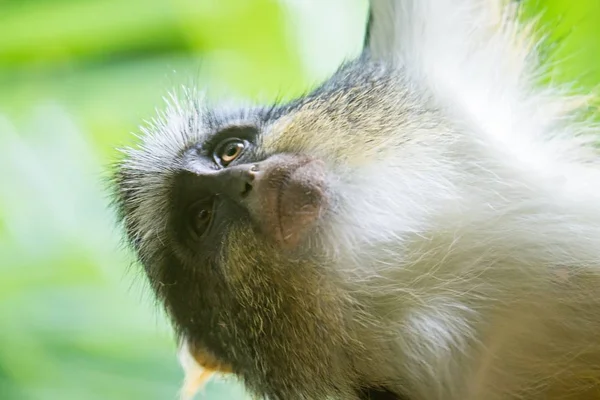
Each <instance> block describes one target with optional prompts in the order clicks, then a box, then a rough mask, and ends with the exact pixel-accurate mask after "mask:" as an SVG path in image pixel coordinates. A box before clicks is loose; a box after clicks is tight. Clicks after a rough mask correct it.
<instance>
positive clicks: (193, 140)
mask: <svg viewBox="0 0 600 400" xmlns="http://www.w3.org/2000/svg"><path fill="white" fill-rule="evenodd" d="M517 17H518V5H516V3H510V4H509V3H504V2H501V1H499V0H397V1H393V0H373V1H371V13H370V19H369V21H370V22H369V24H368V26H369V29H368V36H367V39H366V41H365V44H366V45H365V50H364V52H363V54H362V55H361V56H360V57H358V59H356V60H354V61H352V62H349V63H346V64H345V65H343V66H342V67H341V68H340V69H339V70H338V71H337V72H336V73H335V74H334V75H333V76H332V77H331V78H329V79H328V80H327V81H326V82H324V83H323V84H322V85H321V86H320V87H319V88H318V89H316V90H314V91H313V92H312V93H310V94H308V95H307V96H305V97H302V98H299V99H297V100H294V101H291V102H289V103H287V104H277V105H269V106H248V107H242V108H239V109H231V108H219V107H215V108H213V107H209V106H208V105H207V104H206V103H205V102H204V100H203V99H202V96H200V95H197V94H196V93H195V92H194V91H193V90H190V91H189V92H187V95H185V96H183V98H182V99H179V100H174V101H173V102H171V103H170V105H169V106H168V108H167V111H166V112H165V113H164V115H162V116H161V117H160V118H158V119H157V121H156V122H155V123H154V124H153V125H152V126H150V127H148V128H146V129H145V131H144V132H145V135H144V136H143V138H142V143H141V144H140V146H139V147H137V148H134V149H130V150H127V151H126V156H125V158H124V160H123V161H122V163H121V164H120V166H119V169H118V173H117V176H116V182H117V186H118V196H117V197H118V199H117V203H118V207H119V210H120V214H121V216H122V219H123V224H124V226H125V229H126V232H127V237H128V239H129V241H130V242H131V243H132V245H133V248H134V250H135V252H136V254H137V256H138V257H139V261H140V263H141V264H142V265H143V267H144V270H145V273H146V274H147V277H148V279H149V282H150V283H151V286H152V288H153V290H154V292H155V294H156V296H157V298H158V299H159V300H160V301H161V302H162V303H163V304H164V306H165V308H166V310H167V312H168V314H169V315H170V317H171V318H172V323H173V327H174V330H175V331H176V333H177V335H178V338H179V339H180V341H181V343H182V354H183V356H187V360H188V361H189V360H190V359H191V360H193V361H194V362H195V363H196V364H198V365H200V367H206V368H209V369H211V368H212V369H215V370H217V371H221V372H230V373H232V374H234V375H235V376H237V377H238V378H240V380H241V381H242V382H243V383H244V385H245V386H246V387H247V389H248V390H249V392H250V393H253V394H255V395H256V396H257V397H259V398H267V399H272V400H296V399H342V400H357V399H368V398H371V399H408V400H506V399H528V400H541V399H548V400H555V399H567V398H568V399H600V389H599V386H598V385H599V382H600V163H599V161H600V157H599V155H598V151H597V150H596V148H595V147H594V141H595V140H596V139H597V136H596V135H597V134H598V126H597V125H596V124H595V123H594V122H592V121H591V120H590V119H588V118H583V117H582V115H584V114H582V112H581V111H582V110H583V111H585V109H586V105H587V104H588V102H589V99H588V98H586V97H575V96H571V94H570V93H569V92H568V91H566V90H564V88H562V87H560V86H558V85H554V84H550V85H544V86H542V85H539V84H538V82H537V81H538V78H539V76H540V71H541V68H542V67H541V66H540V65H538V64H539V63H538V54H537V48H538V46H537V44H538V42H537V39H536V38H535V37H534V36H533V35H532V32H533V31H534V30H533V27H534V25H533V24H530V23H527V22H519V21H518V18H517ZM184 358H185V357H184ZM186 362H187V361H186Z"/></svg>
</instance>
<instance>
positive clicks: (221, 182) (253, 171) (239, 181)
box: [210, 164, 258, 202]
mask: <svg viewBox="0 0 600 400" xmlns="http://www.w3.org/2000/svg"><path fill="white" fill-rule="evenodd" d="M257 174H258V167H257V166H256V165H255V164H243V165H236V166H232V167H227V168H224V169H222V170H220V171H218V172H216V173H215V174H214V175H213V176H212V178H213V179H212V180H211V181H212V182H210V185H211V186H212V188H211V189H212V192H213V193H215V194H216V195H220V196H225V197H227V198H229V199H230V200H233V201H235V202H243V201H244V199H245V198H246V197H248V195H249V194H250V193H251V192H252V189H253V185H254V181H255V179H256V176H257Z"/></svg>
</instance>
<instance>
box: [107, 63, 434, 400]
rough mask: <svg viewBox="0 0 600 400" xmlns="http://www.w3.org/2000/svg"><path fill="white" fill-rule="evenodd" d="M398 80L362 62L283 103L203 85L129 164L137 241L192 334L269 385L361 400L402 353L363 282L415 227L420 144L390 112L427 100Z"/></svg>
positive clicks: (289, 395)
mask: <svg viewBox="0 0 600 400" xmlns="http://www.w3.org/2000/svg"><path fill="white" fill-rule="evenodd" d="M398 79H399V78H398V77H396V76H394V75H391V74H388V70H387V68H386V66H385V65H380V64H374V63H367V62H365V61H364V60H359V61H358V62H356V63H355V64H351V65H347V66H345V67H344V68H342V69H341V70H340V71H339V72H338V73H337V74H336V75H335V76H334V77H333V78H332V79H331V80H330V81H329V82H327V83H325V84H324V85H323V86H322V87H320V88H319V89H317V90H316V91H315V92H314V93H312V94H311V95H309V96H307V97H305V98H303V99H302V100H298V101H295V102H292V103H290V104H286V105H282V106H276V107H271V108H242V109H240V110H233V111H232V110H226V111H223V110H221V111H216V110H211V109H208V108H206V107H205V106H202V105H200V101H201V100H199V98H198V97H196V95H195V94H193V93H187V94H186V96H185V101H184V102H183V103H174V104H172V105H170V107H169V108H168V110H167V112H166V114H165V115H164V116H163V117H162V119H160V120H159V121H157V122H156V123H155V124H154V125H153V126H152V127H151V128H150V129H148V130H147V131H146V132H145V136H144V138H143V142H142V144H141V146H140V147H139V148H138V149H132V150H128V151H127V153H126V158H125V159H124V161H123V162H122V164H121V165H120V167H119V171H118V175H117V182H118V186H119V188H118V190H119V195H118V204H119V209H120V211H121V215H122V218H123V221H124V225H125V227H126V229H127V236H128V238H129V240H130V241H131V243H132V244H133V247H134V249H135V251H136V253H137V255H138V258H139V260H140V262H141V264H142V265H143V266H144V269H145V272H146V274H147V276H148V278H149V281H150V283H151V285H152V288H153V289H154V292H155V293H156V295H157V297H158V298H159V299H160V300H161V301H162V303H163V304H164V306H165V308H166V310H167V312H168V314H169V315H170V316H171V318H172V321H173V325H174V327H175V329H176V332H177V333H178V334H179V335H180V336H181V337H182V338H183V339H184V340H186V341H187V342H188V343H190V346H191V347H193V348H195V349H198V351H199V352H201V353H202V354H208V355H210V358H211V359H214V360H216V361H215V362H216V363H218V364H222V365H226V366H227V369H228V370H231V371H232V372H233V373H235V374H236V375H238V376H239V377H241V378H242V379H243V380H244V381H245V383H246V385H247V386H248V387H249V388H250V389H251V390H254V391H255V392H256V393H258V394H261V395H268V396H270V397H271V398H285V399H294V398H320V397H322V396H327V395H330V396H342V397H343V398H347V399H351V398H354V397H355V396H358V395H357V394H356V393H358V391H360V390H361V388H360V387H359V386H360V384H359V383H358V382H361V381H378V380H383V379H384V378H385V377H384V376H369V377H366V376H365V375H368V374H375V375H376V374H379V373H380V372H381V371H385V369H386V368H385V365H386V361H385V360H383V359H380V358H378V357H374V356H373V354H375V353H378V354H379V353H381V354H383V353H385V351H386V350H385V349H382V348H377V349H376V348H374V347H373V346H375V343H381V341H380V340H378V339H379V338H378V339H375V338H373V340H371V339H369V337H368V336H365V335H364V332H365V331H368V332H370V334H369V335H370V336H373V335H376V332H380V331H381V329H378V328H377V327H378V325H379V321H377V320H375V319H374V318H373V315H374V314H373V310H369V309H368V305H366V304H368V303H365V302H364V301H363V299H359V298H357V296H359V295H360V294H359V295H357V294H356V293H355V290H354V288H353V287H352V280H351V279H349V277H351V276H352V273H353V272H352V271H355V270H356V269H357V268H359V267H361V266H365V265H361V264H360V257H361V254H363V253H368V251H369V250H368V248H369V247H372V246H379V245H381V244H382V243H385V242H386V240H387V239H389V237H392V236H395V235H397V234H398V230H402V229H404V230H406V229H407V226H408V225H407V221H411V219H410V218H404V217H405V214H406V213H405V214H403V212H404V211H402V210H405V209H404V208H399V207H398V206H397V205H395V204H397V202H398V201H401V198H402V196H401V195H400V196H398V198H396V199H393V200H390V193H391V192H394V191H398V192H399V193H400V192H401V191H402V188H398V187H397V185H394V184H393V181H394V174H395V173H397V171H398V170H397V168H398V167H397V165H396V160H397V153H398V149H399V148H400V147H401V146H404V148H407V149H410V147H411V144H410V143H409V142H410V141H409V140H408V139H407V135H405V134H399V132H398V130H397V128H396V127H397V126H398V118H400V119H402V118H404V119H406V118H405V117H404V116H403V115H398V113H390V112H389V110H391V109H394V108H395V109H398V107H399V105H404V106H406V107H409V106H411V104H414V103H413V102H411V99H410V97H409V96H408V95H403V94H402V93H397V92H394V96H390V92H393V91H395V90H397V89H394V88H398V87H402V85H400V84H398V82H397V80H398ZM423 112H425V111H423ZM410 124H411V121H409V120H408V119H406V121H405V125H406V127H407V129H408V130H410V129H412V128H411V125H410ZM420 126H421V127H422V124H421V125H420ZM417 142H418V141H417ZM406 157H407V158H410V151H408V152H407V153H406ZM374 176H377V179H373V177H374ZM390 201H392V203H390ZM413 203H414V202H413ZM390 207H391V211H392V213H390V212H389V211H390ZM380 210H386V213H385V214H379V212H380ZM394 210H396V211H397V212H395V211H394ZM415 210H416V209H415ZM413 214H414V213H413ZM398 221H402V222H401V223H398ZM363 294H364V293H363ZM381 334H382V335H384V334H383V333H381ZM377 346H380V344H378V345H377ZM375 364H377V368H371V367H374V366H375ZM369 366H371V367H369ZM365 371H370V372H368V373H366V372H365ZM375 371H377V372H375ZM382 374H383V375H385V374H384V373H382Z"/></svg>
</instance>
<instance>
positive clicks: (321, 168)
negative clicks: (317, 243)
mask: <svg viewBox="0 0 600 400" xmlns="http://www.w3.org/2000/svg"><path fill="white" fill-rule="evenodd" d="M259 168H260V170H261V173H260V175H259V177H258V179H257V182H256V186H255V188H256V191H255V194H254V196H255V200H256V202H255V207H253V208H254V210H253V214H254V215H255V218H256V219H257V221H258V222H259V224H260V226H261V229H262V230H263V233H264V234H266V235H267V236H268V237H270V238H271V239H273V240H274V241H275V242H276V243H277V244H278V245H280V246H282V247H284V248H287V249H293V248H295V247H296V246H297V245H298V244H299V242H300V241H301V240H302V239H303V238H304V236H305V234H306V233H307V231H308V230H309V229H310V228H311V227H313V226H314V225H315V223H316V222H317V221H318V219H319V217H320V215H321V211H322V210H323V207H324V206H325V202H326V197H325V193H324V192H325V165H324V163H323V162H322V161H320V160H316V159H313V158H309V157H305V156H296V155H282V156H277V157H273V158H271V159H269V160H266V161H265V162H263V163H261V165H260V167H259Z"/></svg>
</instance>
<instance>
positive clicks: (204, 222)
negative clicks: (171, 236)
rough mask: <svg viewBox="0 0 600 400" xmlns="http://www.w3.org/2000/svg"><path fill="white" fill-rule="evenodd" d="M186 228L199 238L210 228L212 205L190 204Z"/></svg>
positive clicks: (202, 203)
mask: <svg viewBox="0 0 600 400" xmlns="http://www.w3.org/2000/svg"><path fill="white" fill-rule="evenodd" d="M187 215H188V226H189V228H190V230H191V231H192V232H193V234H194V235H195V236H196V237H197V238H199V237H201V236H202V235H203V234H204V233H205V232H206V231H207V230H208V227H209V226H210V222H211V221H212V215H213V212H212V205H211V204H207V203H206V202H204V201H203V202H197V203H194V204H192V206H191V207H190V209H189V212H188V214H187Z"/></svg>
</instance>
